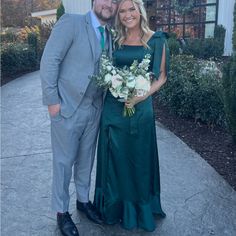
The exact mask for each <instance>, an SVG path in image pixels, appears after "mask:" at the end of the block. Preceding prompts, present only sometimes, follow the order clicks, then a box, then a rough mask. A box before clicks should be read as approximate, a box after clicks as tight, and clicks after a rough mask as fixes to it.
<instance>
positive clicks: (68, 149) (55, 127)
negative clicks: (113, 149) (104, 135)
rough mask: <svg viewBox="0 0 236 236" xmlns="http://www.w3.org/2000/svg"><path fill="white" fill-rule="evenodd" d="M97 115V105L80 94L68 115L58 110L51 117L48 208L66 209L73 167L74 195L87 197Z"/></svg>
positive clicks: (98, 107)
mask: <svg viewBox="0 0 236 236" xmlns="http://www.w3.org/2000/svg"><path fill="white" fill-rule="evenodd" d="M99 99H100V98H99ZM99 104H100V103H99ZM101 104H102V98H101ZM100 115H101V105H99V106H98V105H97V104H96V105H94V104H93V101H92V99H91V98H88V97H84V98H83V100H82V102H81V104H80V105H79V106H78V108H77V109H76V111H75V112H74V113H73V115H72V116H71V117H69V118H65V117H63V116H62V115H61V114H60V113H59V114H57V115H56V116H53V117H51V142H52V151H53V184H52V209H53V210H55V211H56V212H66V211H68V209H69V200H70V196H69V185H70V181H71V176H72V168H73V167H74V182H75V188H76V195H77V199H78V200H79V201H81V202H88V200H89V190H90V182H91V171H92V167H93V162H94V156H95V149H96V142H97V134H98V128H99V120H100Z"/></svg>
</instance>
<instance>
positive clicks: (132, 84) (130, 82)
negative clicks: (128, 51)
mask: <svg viewBox="0 0 236 236" xmlns="http://www.w3.org/2000/svg"><path fill="white" fill-rule="evenodd" d="M135 84H136V82H135V77H134V76H130V77H129V78H128V81H127V83H126V86H127V87H128V88H130V89H132V88H134V87H135Z"/></svg>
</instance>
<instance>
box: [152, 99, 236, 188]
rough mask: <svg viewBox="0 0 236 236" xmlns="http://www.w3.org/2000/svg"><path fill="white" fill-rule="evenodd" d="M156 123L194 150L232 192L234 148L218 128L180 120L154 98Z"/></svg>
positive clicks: (235, 164)
mask: <svg viewBox="0 0 236 236" xmlns="http://www.w3.org/2000/svg"><path fill="white" fill-rule="evenodd" d="M154 110H155V116H156V120H158V121H159V122H160V123H162V124H163V125H164V126H165V127H166V128H168V129H169V130H170V131H171V132H173V133H174V134H175V135H176V136H178V137H179V138H180V139H182V140H183V141H184V142H185V143H186V144H187V145H188V146H189V147H190V148H192V149H193V150H195V151H196V152H197V153H198V154H199V155H201V157H202V158H204V159H205V160H206V161H207V162H208V163H209V164H210V165H211V166H212V167H213V168H215V170H216V171H217V172H218V173H219V174H220V175H221V176H222V177H223V178H224V179H225V180H226V181H227V182H228V183H229V184H230V185H231V186H232V187H233V188H234V189H235V190H236V145H235V144H233V142H232V138H231V136H230V134H229V133H228V132H227V131H226V130H225V129H223V128H221V127H217V126H215V127H209V126H208V125H206V124H203V123H200V122H196V121H195V120H193V119H185V118H180V117H178V116H177V115H175V114H173V113H171V112H170V111H169V110H168V109H167V108H165V107H164V106H161V105H160V104H159V103H158V99H157V98H154Z"/></svg>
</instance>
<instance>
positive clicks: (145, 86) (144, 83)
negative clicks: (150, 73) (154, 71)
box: [135, 75, 150, 91]
mask: <svg viewBox="0 0 236 236" xmlns="http://www.w3.org/2000/svg"><path fill="white" fill-rule="evenodd" d="M135 89H136V90H138V89H141V90H144V91H149V90H150V80H147V79H145V78H144V77H143V76H142V75H139V76H138V77H137V78H136V85H135Z"/></svg>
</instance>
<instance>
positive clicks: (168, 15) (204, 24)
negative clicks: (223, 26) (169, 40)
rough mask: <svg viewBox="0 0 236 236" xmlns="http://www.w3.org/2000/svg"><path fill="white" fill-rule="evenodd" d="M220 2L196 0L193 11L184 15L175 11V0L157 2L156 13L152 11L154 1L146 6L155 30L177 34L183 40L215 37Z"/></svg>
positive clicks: (158, 0) (159, 0) (216, 0)
mask: <svg viewBox="0 0 236 236" xmlns="http://www.w3.org/2000/svg"><path fill="white" fill-rule="evenodd" d="M218 1H219V0H195V3H194V4H195V5H194V8H193V10H192V11H191V12H190V13H186V14H184V15H181V14H180V13H179V12H178V11H177V10H175V9H174V6H173V0H155V2H156V3H155V4H156V12H155V13H154V12H153V10H152V9H153V8H154V7H153V3H152V4H151V3H150V2H154V1H145V4H146V8H147V12H148V17H149V22H151V23H150V26H151V28H152V29H153V30H163V31H167V32H175V33H176V34H177V35H178V37H183V38H207V37H213V36H214V28H215V25H216V24H217V12H218ZM147 3H148V4H147ZM149 8H152V9H149Z"/></svg>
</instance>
